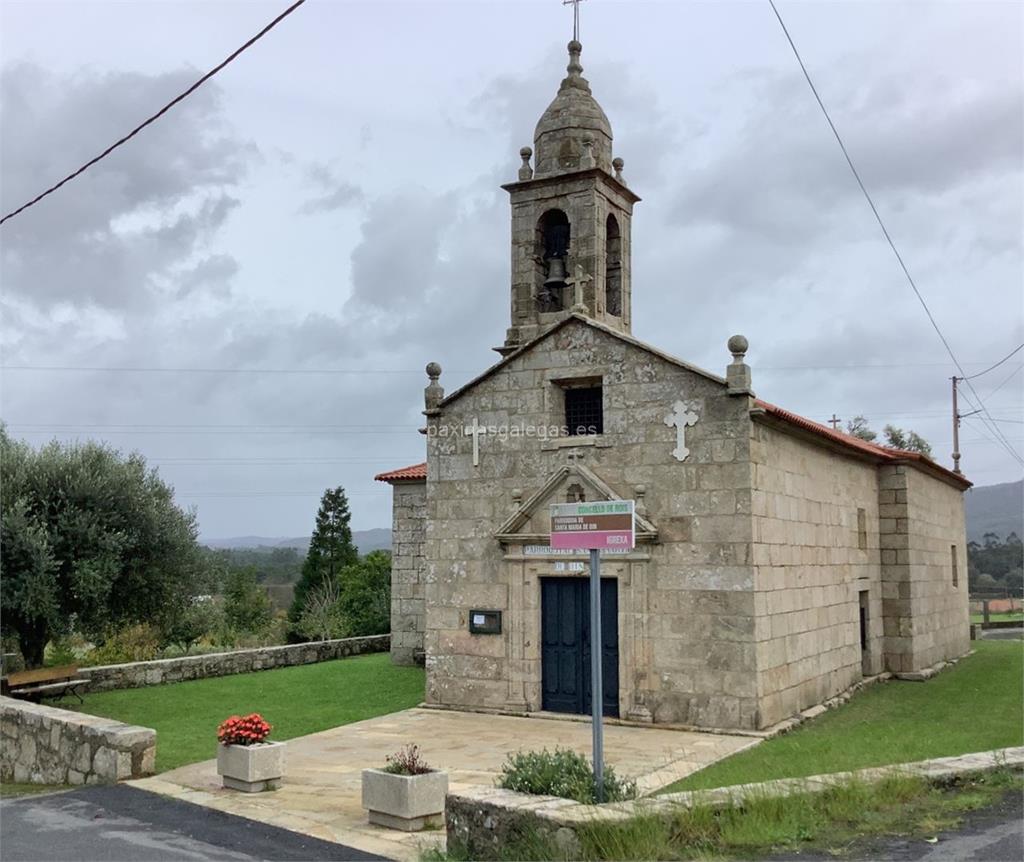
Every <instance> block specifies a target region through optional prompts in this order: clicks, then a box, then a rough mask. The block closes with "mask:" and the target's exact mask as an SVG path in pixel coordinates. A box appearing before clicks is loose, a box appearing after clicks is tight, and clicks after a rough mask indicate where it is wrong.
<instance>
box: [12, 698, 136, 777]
mask: <svg viewBox="0 0 1024 862" xmlns="http://www.w3.org/2000/svg"><path fill="white" fill-rule="evenodd" d="M0 743H2V744H0V779H2V780H4V781H21V782H28V783H32V784H105V783H108V782H114V781H119V780H121V779H123V778H141V777H142V776H144V775H152V774H153V767H154V763H155V761H156V731H155V730H150V729H149V728H148V727H137V726H135V725H131V724H122V723H121V722H119V721H113V720H112V719H109V718H101V717H99V716H95V715H83V714H82V713H78V712H69V711H68V710H66V709H56V708H55V707H52V706H41V705H39V704H35V703H30V702H28V701H26V700H16V699H14V698H10V697H0Z"/></svg>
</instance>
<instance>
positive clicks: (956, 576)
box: [949, 545, 960, 587]
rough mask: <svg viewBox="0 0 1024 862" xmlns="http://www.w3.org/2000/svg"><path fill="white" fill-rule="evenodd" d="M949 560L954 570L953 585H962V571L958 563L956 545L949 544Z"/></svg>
mask: <svg viewBox="0 0 1024 862" xmlns="http://www.w3.org/2000/svg"><path fill="white" fill-rule="evenodd" d="M949 561H950V564H951V568H952V570H953V586H954V587H957V586H959V585H960V572H959V571H958V570H957V564H956V545H950V546H949Z"/></svg>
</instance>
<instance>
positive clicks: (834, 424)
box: [828, 413, 843, 431]
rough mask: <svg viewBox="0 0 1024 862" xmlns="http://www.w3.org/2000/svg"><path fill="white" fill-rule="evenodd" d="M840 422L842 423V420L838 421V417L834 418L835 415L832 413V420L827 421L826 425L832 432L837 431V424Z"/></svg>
mask: <svg viewBox="0 0 1024 862" xmlns="http://www.w3.org/2000/svg"><path fill="white" fill-rule="evenodd" d="M842 421H843V420H842V419H840V418H839V417H838V416H836V414H835V413H833V414H832V418H831V419H829V420H828V424H829V425H831V426H832V429H833V430H834V431H838V430H839V423H840V422H842Z"/></svg>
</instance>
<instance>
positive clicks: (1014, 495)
mask: <svg viewBox="0 0 1024 862" xmlns="http://www.w3.org/2000/svg"><path fill="white" fill-rule="evenodd" d="M965 501H966V508H967V538H968V540H969V541H972V542H980V541H981V537H982V536H984V535H985V533H995V534H996V535H998V536H999V537H1000V538H1002V539H1005V538H1006V537H1007V536H1008V535H1009V534H1010V533H1016V534H1017V535H1018V536H1021V537H1022V538H1024V480H1021V481H1018V482H1004V483H1003V484H1001V485H985V486H983V487H981V488H972V489H971V490H970V491H968V492H967V495H966V497H965Z"/></svg>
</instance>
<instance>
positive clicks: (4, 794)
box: [0, 781, 71, 799]
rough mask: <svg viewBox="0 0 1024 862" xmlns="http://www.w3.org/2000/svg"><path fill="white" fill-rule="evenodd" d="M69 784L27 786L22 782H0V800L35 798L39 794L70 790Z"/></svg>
mask: <svg viewBox="0 0 1024 862" xmlns="http://www.w3.org/2000/svg"><path fill="white" fill-rule="evenodd" d="M70 789H71V785H69V784H28V783H27V782H23V781H0V799H14V798H16V797H18V796H36V795H37V794H40V793H56V792H57V791H58V790H70Z"/></svg>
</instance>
